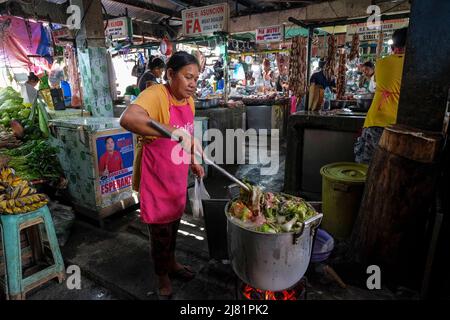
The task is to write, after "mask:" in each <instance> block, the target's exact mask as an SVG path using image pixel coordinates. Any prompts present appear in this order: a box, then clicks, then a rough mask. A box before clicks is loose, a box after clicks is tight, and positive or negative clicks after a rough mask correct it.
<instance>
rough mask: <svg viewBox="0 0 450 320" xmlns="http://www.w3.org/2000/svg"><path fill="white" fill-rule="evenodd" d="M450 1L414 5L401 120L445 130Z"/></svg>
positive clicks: (419, 1)
mask: <svg viewBox="0 0 450 320" xmlns="http://www.w3.org/2000/svg"><path fill="white" fill-rule="evenodd" d="M449 19H450V1H443V0H427V1H424V0H416V1H413V3H412V7H411V18H410V26H409V31H408V40H407V43H406V55H405V63H404V68H403V80H402V87H401V91H400V102H399V107H398V117H397V123H399V124H404V125H408V126H412V127H416V128H420V129H423V130H429V131H442V128H443V122H444V116H445V109H446V106H447V97H448V94H449V88H450V82H449V74H450V64H449V63H448V61H449V60H448V59H449V54H448V53H449V51H450V41H448V31H447V29H446V26H447V25H448V21H449Z"/></svg>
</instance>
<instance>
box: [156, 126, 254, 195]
mask: <svg viewBox="0 0 450 320" xmlns="http://www.w3.org/2000/svg"><path fill="white" fill-rule="evenodd" d="M148 124H149V126H150V127H152V128H153V129H155V130H157V131H158V132H159V133H161V134H162V135H163V136H164V137H166V138H172V133H171V132H170V131H169V130H167V129H166V128H164V127H163V126H162V125H161V124H160V123H158V122H156V121H153V120H150V121H149V123H148ZM174 138H176V139H178V142H181V141H182V140H183V137H174ZM196 155H197V156H198V157H200V158H202V159H203V160H204V161H205V163H206V164H208V165H210V166H212V167H214V168H215V169H217V171H219V172H220V173H222V174H223V175H224V176H226V177H227V178H228V179H230V180H231V181H234V182H235V183H237V184H238V185H239V186H240V187H241V188H243V189H244V190H245V191H247V192H250V188H249V187H248V186H247V185H245V183H243V182H242V181H241V180H239V179H238V178H236V177H235V176H233V175H232V174H231V173H229V172H227V171H226V170H225V169H223V168H222V167H220V166H218V165H217V164H215V163H214V161H212V160H211V159H209V158H208V157H206V156H205V155H204V154H203V155H201V154H199V153H198V152H196Z"/></svg>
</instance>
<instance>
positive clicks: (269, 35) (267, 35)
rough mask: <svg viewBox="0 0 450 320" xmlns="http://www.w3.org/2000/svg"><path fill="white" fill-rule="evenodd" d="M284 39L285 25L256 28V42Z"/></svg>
mask: <svg viewBox="0 0 450 320" xmlns="http://www.w3.org/2000/svg"><path fill="white" fill-rule="evenodd" d="M283 40H284V25H277V26H270V27H261V28H258V29H256V42H280V41H283Z"/></svg>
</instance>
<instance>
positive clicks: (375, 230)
mask: <svg viewBox="0 0 450 320" xmlns="http://www.w3.org/2000/svg"><path fill="white" fill-rule="evenodd" d="M441 140H442V139H441V136H440V135H435V134H432V133H423V132H421V131H418V130H416V129H412V128H408V127H404V126H399V125H396V126H390V127H387V128H386V129H385V130H384V132H383V135H382V137H381V140H380V143H379V147H378V148H377V150H376V152H375V154H374V158H373V159H372V163H371V165H370V167H369V171H368V180H367V181H366V187H365V192H364V196H363V200H362V203H361V208H360V211H359V215H358V217H357V219H356V222H355V226H354V229H353V234H352V236H351V241H350V250H349V255H350V256H351V258H352V260H354V261H356V262H358V263H360V264H361V265H362V266H363V267H365V268H366V267H367V266H369V265H378V266H379V267H380V268H381V274H382V278H383V281H384V282H389V283H391V284H396V285H407V286H409V287H411V288H418V287H419V286H420V282H421V274H422V272H423V267H424V264H425V262H424V261H425V260H424V257H425V251H426V246H427V244H426V241H425V240H426V236H425V234H426V226H427V220H428V218H429V213H430V203H432V201H433V199H434V192H435V190H434V188H433V186H435V181H436V177H437V166H436V164H435V159H436V157H437V155H438V153H439V151H440V147H441Z"/></svg>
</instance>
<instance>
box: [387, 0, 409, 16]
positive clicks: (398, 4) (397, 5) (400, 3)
mask: <svg viewBox="0 0 450 320" xmlns="http://www.w3.org/2000/svg"><path fill="white" fill-rule="evenodd" d="M406 1H408V0H403V1H402V2H399V3H397V4H396V5H394V6H393V7H392V8H390V9H387V10H385V11H383V12H381V14H385V13H386V12H389V11H391V10H393V9H395V8H397V7H399V6H401V5H403V4H405V2H406Z"/></svg>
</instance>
